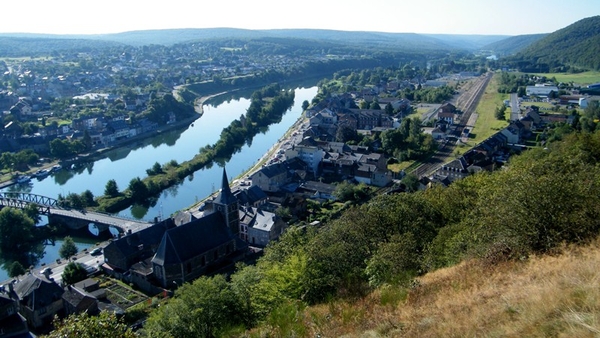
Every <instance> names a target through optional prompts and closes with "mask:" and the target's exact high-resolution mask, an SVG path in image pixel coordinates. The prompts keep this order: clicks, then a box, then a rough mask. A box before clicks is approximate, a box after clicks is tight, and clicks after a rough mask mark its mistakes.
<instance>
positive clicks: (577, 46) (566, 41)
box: [516, 16, 600, 72]
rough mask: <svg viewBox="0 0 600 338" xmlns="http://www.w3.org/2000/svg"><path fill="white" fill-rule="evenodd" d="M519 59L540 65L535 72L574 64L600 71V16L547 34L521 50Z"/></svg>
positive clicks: (517, 58)
mask: <svg viewBox="0 0 600 338" xmlns="http://www.w3.org/2000/svg"><path fill="white" fill-rule="evenodd" d="M516 60H518V61H519V62H529V64H530V66H531V67H533V68H537V69H532V70H534V71H536V70H537V71H543V72H545V71H548V72H552V71H563V70H568V68H570V67H578V68H584V69H592V70H600V16H593V17H589V18H586V19H582V20H579V21H577V22H575V23H573V24H572V25H569V26H567V27H565V28H563V29H560V30H558V31H556V32H554V33H551V34H549V35H547V36H546V37H544V38H542V39H540V40H539V41H537V42H535V43H533V44H532V45H531V46H529V47H527V48H526V49H524V50H523V51H521V52H520V53H519V54H518V55H517V57H516ZM521 68H522V67H521Z"/></svg>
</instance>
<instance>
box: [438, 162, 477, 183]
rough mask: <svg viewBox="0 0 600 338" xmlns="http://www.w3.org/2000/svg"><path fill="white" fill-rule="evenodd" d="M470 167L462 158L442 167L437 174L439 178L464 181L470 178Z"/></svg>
mask: <svg viewBox="0 0 600 338" xmlns="http://www.w3.org/2000/svg"><path fill="white" fill-rule="evenodd" d="M468 167H469V164H468V163H467V161H466V160H465V158H464V157H463V156H461V157H459V158H457V159H455V160H452V161H450V162H448V163H446V164H444V165H442V167H441V168H440V169H438V171H437V172H436V174H437V175H438V176H439V177H447V178H448V179H449V180H450V181H455V180H457V179H462V178H465V177H467V176H469V174H470V173H469V170H468Z"/></svg>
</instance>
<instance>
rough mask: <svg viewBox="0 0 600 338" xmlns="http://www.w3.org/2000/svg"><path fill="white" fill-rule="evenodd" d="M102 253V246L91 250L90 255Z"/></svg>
mask: <svg viewBox="0 0 600 338" xmlns="http://www.w3.org/2000/svg"><path fill="white" fill-rule="evenodd" d="M100 254H102V248H96V249H94V250H92V251H90V255H92V256H98V255H100Z"/></svg>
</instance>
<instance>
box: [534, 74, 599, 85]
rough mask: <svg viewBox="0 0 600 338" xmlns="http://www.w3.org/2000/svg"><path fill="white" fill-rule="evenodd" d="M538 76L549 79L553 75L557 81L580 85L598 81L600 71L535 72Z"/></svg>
mask: <svg viewBox="0 0 600 338" xmlns="http://www.w3.org/2000/svg"><path fill="white" fill-rule="evenodd" d="M536 75H539V76H545V77H546V78H549V79H551V78H552V77H555V78H556V80H558V81H559V82H574V83H577V84H580V85H588V84H592V83H598V82H600V72H597V71H589V72H583V73H578V74H569V73H548V74H536Z"/></svg>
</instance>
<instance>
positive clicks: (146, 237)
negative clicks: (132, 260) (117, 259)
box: [105, 218, 175, 257]
mask: <svg viewBox="0 0 600 338" xmlns="http://www.w3.org/2000/svg"><path fill="white" fill-rule="evenodd" d="M172 227H175V224H174V222H173V219H172V218H168V219H166V220H164V221H162V222H160V223H157V224H155V225H153V226H151V227H148V228H146V229H143V230H140V231H138V232H135V233H133V234H131V235H127V236H124V237H121V238H119V239H117V240H115V241H112V242H111V243H109V244H108V246H107V248H108V247H109V246H111V248H108V249H109V251H110V250H111V249H112V247H115V248H116V249H117V250H118V251H120V252H121V253H122V254H123V255H124V256H126V257H129V256H131V255H133V254H135V253H137V252H138V251H139V250H140V249H139V248H140V245H143V246H144V247H147V246H149V247H153V246H154V247H156V246H158V244H159V243H160V239H161V238H162V236H163V235H164V233H165V231H167V229H169V228H172ZM105 252H106V248H105Z"/></svg>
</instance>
